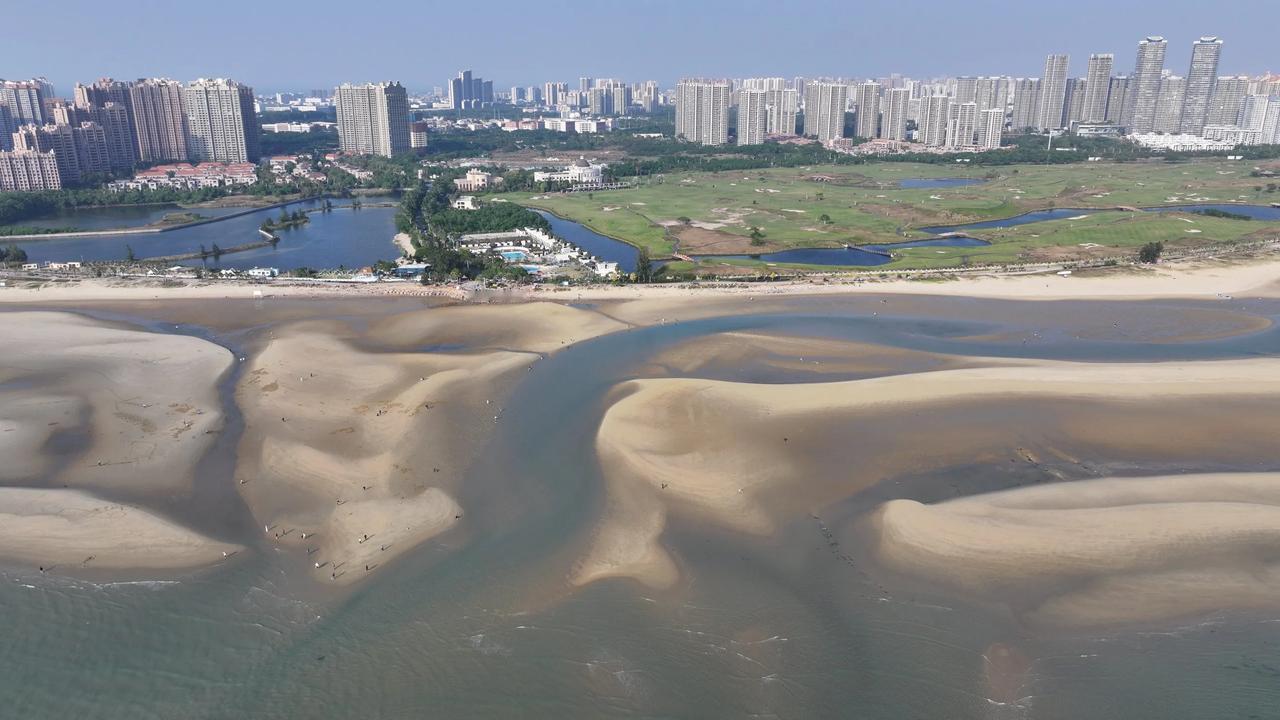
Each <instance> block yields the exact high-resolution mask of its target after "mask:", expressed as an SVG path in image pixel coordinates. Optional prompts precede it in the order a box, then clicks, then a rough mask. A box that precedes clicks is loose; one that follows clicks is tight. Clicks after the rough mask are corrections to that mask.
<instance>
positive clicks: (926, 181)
mask: <svg viewBox="0 0 1280 720" xmlns="http://www.w3.org/2000/svg"><path fill="white" fill-rule="evenodd" d="M984 182H986V180H984V179H982V178H907V179H906V180H899V181H898V187H900V188H903V189H904V190H924V189H928V188H953V187H964V186H965V185H981V184H982V183H984Z"/></svg>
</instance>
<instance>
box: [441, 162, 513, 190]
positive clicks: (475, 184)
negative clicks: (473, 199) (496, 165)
mask: <svg viewBox="0 0 1280 720" xmlns="http://www.w3.org/2000/svg"><path fill="white" fill-rule="evenodd" d="M501 183H502V178H500V177H497V176H495V175H494V174H493V173H488V172H485V171H484V170H477V169H475V168H472V169H470V170H468V171H467V174H466V176H465V177H460V178H457V179H455V180H454V181H453V185H454V187H456V188H457V189H459V190H461V191H462V192H476V191H478V190H484V189H485V188H487V187H489V186H490V185H498V184H501Z"/></svg>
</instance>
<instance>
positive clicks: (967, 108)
mask: <svg viewBox="0 0 1280 720" xmlns="http://www.w3.org/2000/svg"><path fill="white" fill-rule="evenodd" d="M977 132H978V103H975V102H967V103H952V104H951V107H949V108H948V109H947V147H972V146H973V144H974V136H975V135H976V134H977Z"/></svg>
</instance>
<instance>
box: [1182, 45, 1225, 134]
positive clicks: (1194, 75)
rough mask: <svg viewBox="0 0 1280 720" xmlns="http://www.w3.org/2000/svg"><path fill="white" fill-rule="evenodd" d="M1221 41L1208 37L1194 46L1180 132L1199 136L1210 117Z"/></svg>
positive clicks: (1192, 47)
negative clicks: (1210, 105)
mask: <svg viewBox="0 0 1280 720" xmlns="http://www.w3.org/2000/svg"><path fill="white" fill-rule="evenodd" d="M1221 56H1222V41H1221V40H1219V39H1218V38H1216V37H1212V36H1205V37H1202V38H1200V39H1199V40H1197V41H1195V42H1194V43H1193V44H1192V45H1191V69H1190V70H1189V71H1188V72H1187V90H1186V97H1185V99H1184V100H1183V106H1182V121H1181V122H1180V123H1179V129H1180V131H1181V132H1184V133H1188V134H1190V135H1199V134H1200V131H1201V130H1204V126H1205V121H1206V120H1207V119H1208V117H1209V99H1210V98H1211V97H1213V86H1214V84H1215V83H1217V80H1218V58H1219V57H1221Z"/></svg>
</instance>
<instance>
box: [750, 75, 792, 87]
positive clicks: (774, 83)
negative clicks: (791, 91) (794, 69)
mask: <svg viewBox="0 0 1280 720" xmlns="http://www.w3.org/2000/svg"><path fill="white" fill-rule="evenodd" d="M741 87H742V89H743V90H785V89H786V88H787V80H786V78H780V77H769V78H747V79H745V80H743V81H742V86H741Z"/></svg>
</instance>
